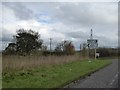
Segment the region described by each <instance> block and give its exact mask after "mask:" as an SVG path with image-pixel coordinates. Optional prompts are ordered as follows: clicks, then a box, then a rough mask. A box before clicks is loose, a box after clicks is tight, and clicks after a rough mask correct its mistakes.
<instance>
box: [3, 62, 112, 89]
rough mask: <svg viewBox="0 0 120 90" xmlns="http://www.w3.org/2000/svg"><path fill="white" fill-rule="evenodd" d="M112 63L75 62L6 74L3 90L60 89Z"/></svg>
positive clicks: (4, 75)
mask: <svg viewBox="0 0 120 90" xmlns="http://www.w3.org/2000/svg"><path fill="white" fill-rule="evenodd" d="M110 63H111V62H110V61H108V60H94V61H92V62H88V61H73V62H71V63H68V64H60V65H49V66H43V67H39V68H33V69H28V70H21V71H15V72H9V73H4V74H3V82H2V83H3V88H59V87H61V86H64V85H66V84H68V83H70V82H71V81H73V80H76V79H78V78H80V77H83V76H85V75H87V74H89V73H91V72H94V71H96V70H98V69H100V68H102V67H104V66H106V65H108V64H110Z"/></svg>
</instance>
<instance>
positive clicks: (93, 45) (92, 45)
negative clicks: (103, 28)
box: [87, 29, 98, 59]
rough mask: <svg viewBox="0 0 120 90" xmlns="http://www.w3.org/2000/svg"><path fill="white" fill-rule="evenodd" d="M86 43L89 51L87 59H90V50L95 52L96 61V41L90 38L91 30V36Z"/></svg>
mask: <svg viewBox="0 0 120 90" xmlns="http://www.w3.org/2000/svg"><path fill="white" fill-rule="evenodd" d="M87 43H88V49H89V57H90V53H91V49H94V50H95V55H94V56H95V59H96V49H97V47H98V40H97V39H93V36H92V29H91V36H90V39H88V40H87Z"/></svg>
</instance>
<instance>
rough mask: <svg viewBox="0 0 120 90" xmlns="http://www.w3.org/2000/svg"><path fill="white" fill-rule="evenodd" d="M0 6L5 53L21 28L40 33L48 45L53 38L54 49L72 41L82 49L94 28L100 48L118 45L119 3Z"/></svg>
mask: <svg viewBox="0 0 120 90" xmlns="http://www.w3.org/2000/svg"><path fill="white" fill-rule="evenodd" d="M0 6H2V12H0V13H2V14H0V17H2V20H0V24H1V25H2V26H0V28H1V30H2V31H1V30H0V33H2V35H0V38H1V40H2V42H0V45H2V46H3V49H4V48H5V47H6V46H7V45H8V43H9V42H12V41H13V40H12V39H13V35H15V34H16V30H18V29H20V28H24V29H32V30H34V31H37V32H39V34H40V35H41V38H42V39H43V40H44V44H46V45H48V44H49V38H53V43H54V44H53V47H54V46H55V45H56V44H57V43H59V42H61V41H63V40H71V41H73V43H74V45H75V48H76V49H79V45H80V44H81V43H83V42H86V41H87V39H88V38H89V37H90V30H91V28H92V29H93V38H95V39H98V44H99V46H100V47H103V46H106V47H116V46H117V45H118V24H117V23H118V3H117V2H66V3H65V2H2V4H0ZM0 49H2V47H0Z"/></svg>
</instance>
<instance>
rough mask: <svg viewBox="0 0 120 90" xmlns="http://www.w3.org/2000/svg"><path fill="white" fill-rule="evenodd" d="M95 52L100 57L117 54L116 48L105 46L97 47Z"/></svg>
mask: <svg viewBox="0 0 120 90" xmlns="http://www.w3.org/2000/svg"><path fill="white" fill-rule="evenodd" d="M97 52H98V53H99V54H100V57H109V56H118V55H120V53H118V48H106V47H100V48H98V49H97Z"/></svg>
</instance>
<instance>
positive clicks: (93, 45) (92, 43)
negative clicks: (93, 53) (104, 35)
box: [87, 39, 98, 49]
mask: <svg viewBox="0 0 120 90" xmlns="http://www.w3.org/2000/svg"><path fill="white" fill-rule="evenodd" d="M87 43H88V47H89V48H90V49H95V48H97V47H98V40H97V39H88V40H87Z"/></svg>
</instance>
